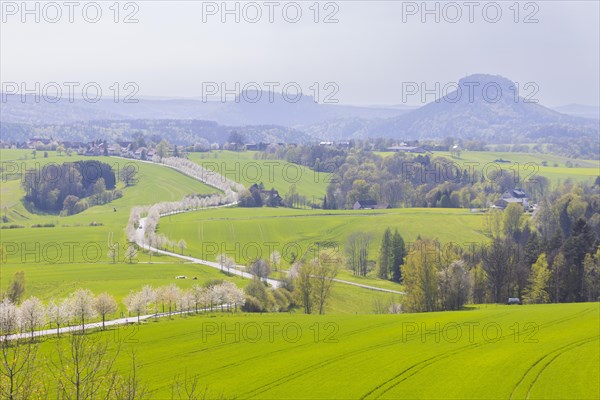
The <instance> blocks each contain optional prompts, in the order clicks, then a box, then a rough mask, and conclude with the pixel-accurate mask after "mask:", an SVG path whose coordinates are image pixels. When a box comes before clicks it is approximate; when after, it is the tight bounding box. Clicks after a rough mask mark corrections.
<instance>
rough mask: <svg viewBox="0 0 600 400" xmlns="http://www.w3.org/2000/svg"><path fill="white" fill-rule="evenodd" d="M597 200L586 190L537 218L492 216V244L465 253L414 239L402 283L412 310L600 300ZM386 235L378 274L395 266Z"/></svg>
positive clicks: (550, 203) (554, 195)
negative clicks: (513, 301) (516, 300)
mask: <svg viewBox="0 0 600 400" xmlns="http://www.w3.org/2000/svg"><path fill="white" fill-rule="evenodd" d="M599 207H600V198H599V196H598V194H596V189H592V188H590V187H589V186H586V185H584V184H581V185H567V186H565V187H562V188H559V189H557V190H555V191H552V192H551V193H550V194H549V195H548V196H547V197H545V198H544V199H543V200H542V202H540V205H539V209H538V210H537V212H536V214H535V216H533V217H529V216H527V215H525V214H524V213H523V209H522V207H521V206H519V205H517V204H511V205H510V206H509V207H507V208H506V209H505V210H504V211H499V210H491V211H489V212H488V215H487V216H486V220H485V221H486V222H485V226H484V229H485V231H486V232H487V233H488V235H489V236H490V241H489V243H482V244H477V245H474V246H469V247H467V248H463V247H462V246H452V244H446V245H442V244H441V243H439V242H438V241H437V240H435V239H431V238H420V237H419V238H417V240H416V241H415V243H411V244H410V246H409V247H408V248H406V249H405V250H406V253H405V255H404V264H403V265H402V267H401V272H400V276H401V282H402V283H403V284H404V285H405V287H406V291H407V295H406V299H405V304H404V306H405V309H406V310H409V311H435V310H454V309H458V308H460V307H462V306H463V305H464V304H465V303H467V302H472V303H488V302H491V303H504V302H506V301H507V299H508V298H509V297H518V298H520V299H522V300H524V301H525V302H527V303H548V302H554V303H560V302H582V301H598V299H599V298H600V245H599V244H600V242H599V240H598V237H599V235H598V219H599V218H600V213H599V211H598V210H599ZM390 243H393V240H392V241H390V231H389V230H387V231H386V233H384V236H383V239H382V243H381V248H380V259H379V264H378V266H379V267H378V274H379V275H380V277H382V278H383V277H385V276H386V274H385V272H386V271H389V266H390V265H391V264H390V260H394V255H393V251H392V250H390V248H393V245H392V246H391V245H390Z"/></svg>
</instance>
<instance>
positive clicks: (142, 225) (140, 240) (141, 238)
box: [135, 162, 405, 295]
mask: <svg viewBox="0 0 600 400" xmlns="http://www.w3.org/2000/svg"><path fill="white" fill-rule="evenodd" d="M150 163H152V162H150ZM153 164H157V165H162V166H164V167H167V168H172V169H174V170H176V171H178V172H180V173H182V174H184V175H186V176H189V177H190V178H192V179H196V180H199V181H200V182H202V183H204V184H207V185H209V186H210V184H208V183H207V182H204V181H203V180H201V179H198V178H197V177H194V176H192V175H188V174H186V173H185V171H184V170H181V169H179V168H177V167H171V166H169V165H164V164H159V163H153ZM216 189H218V188H216ZM236 204H237V202H234V203H230V204H224V205H220V206H214V207H209V208H224V207H232V206H235V205H236ZM185 212H189V211H183V210H182V211H174V212H170V213H165V214H161V218H162V217H164V216H167V215H174V214H181V213H185ZM136 233H137V234H136V239H135V242H136V244H137V245H138V246H140V247H142V248H144V249H146V250H149V251H153V252H155V253H159V254H164V255H168V256H171V257H177V258H180V259H182V260H186V261H188V262H192V263H195V264H203V265H207V266H209V267H213V268H216V269H219V270H223V267H222V266H221V265H220V264H219V263H217V262H214V261H208V260H202V259H200V258H195V257H191V256H184V255H182V254H177V253H174V252H171V251H166V250H159V249H157V248H155V247H151V246H150V245H147V244H145V234H146V218H141V219H140V221H139V227H138V230H137V232H136ZM235 267H237V268H232V269H230V270H229V271H227V272H229V273H231V274H233V275H237V276H241V277H242V278H248V279H252V278H254V275H252V274H250V273H248V272H244V271H241V270H239V269H244V268H245V267H244V266H243V265H236V266H235ZM238 268H239V269H238ZM334 281H335V282H337V283H341V284H344V285H351V286H357V287H360V288H363V289H369V290H375V291H379V292H386V293H394V294H401V295H403V294H405V293H404V292H400V291H398V290H392V289H384V288H380V287H376V286H370V285H365V284H362V283H356V282H350V281H345V280H342V279H334ZM266 282H267V283H269V284H270V285H272V286H273V287H279V286H281V282H280V281H278V280H276V279H271V278H268V279H266Z"/></svg>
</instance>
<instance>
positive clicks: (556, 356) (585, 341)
mask: <svg viewBox="0 0 600 400" xmlns="http://www.w3.org/2000/svg"><path fill="white" fill-rule="evenodd" d="M599 338H600V336H594V337H591V338H589V340H583V341H580V343H577V344H575V345H574V346H572V347H569V348H568V349H565V350H563V351H561V352H559V353H558V354H556V355H555V356H554V357H552V359H550V361H548V362H547V363H546V365H544V366H543V367H542V369H541V370H540V371H539V372H538V373H537V375H536V376H535V378H534V379H533V382H531V384H530V385H529V389H527V396H526V398H527V399H528V400H529V395H530V394H531V390H532V389H533V387H534V386H535V384H536V382H537V380H538V379H539V377H540V376H541V375H542V373H544V371H545V370H546V368H548V366H549V365H550V364H552V363H553V362H554V360H556V359H557V358H558V357H560V356H561V355H563V354H565V353H566V352H568V351H571V350H574V349H576V348H577V347H581V346H583V345H585V344H588V343H591V342H593V341H595V340H598V339H599Z"/></svg>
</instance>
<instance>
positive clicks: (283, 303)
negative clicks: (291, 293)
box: [273, 289, 290, 311]
mask: <svg viewBox="0 0 600 400" xmlns="http://www.w3.org/2000/svg"><path fill="white" fill-rule="evenodd" d="M284 290H285V289H283V290H282V289H275V290H274V291H273V298H274V299H275V305H276V307H277V311H288V310H289V309H290V301H289V299H288V297H287V296H286V295H285V294H284V293H283V291H284ZM285 291H286V292H287V290H285Z"/></svg>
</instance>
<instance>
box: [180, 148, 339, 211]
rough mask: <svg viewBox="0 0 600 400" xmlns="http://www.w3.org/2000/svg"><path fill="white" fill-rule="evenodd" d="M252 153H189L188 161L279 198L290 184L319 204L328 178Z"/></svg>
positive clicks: (326, 175)
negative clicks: (273, 191) (261, 186)
mask: <svg viewBox="0 0 600 400" xmlns="http://www.w3.org/2000/svg"><path fill="white" fill-rule="evenodd" d="M257 154H260V153H259V152H256V151H244V152H233V151H211V152H208V153H190V154H189V159H190V160H191V161H194V162H195V163H197V164H199V165H202V166H203V167H205V168H209V169H210V170H211V171H215V172H218V173H220V174H221V175H225V176H226V177H227V178H229V179H233V180H234V181H236V182H239V183H241V184H243V185H244V186H246V187H249V186H251V185H253V184H255V183H256V184H258V183H260V182H262V183H263V184H264V186H265V189H271V188H275V189H276V190H278V191H279V194H280V195H281V196H282V197H283V196H284V195H285V194H286V193H287V192H288V190H289V189H290V186H291V185H292V184H295V185H296V190H297V191H298V193H299V194H301V195H303V196H306V197H307V198H308V200H309V201H313V202H315V203H317V204H321V201H322V199H323V196H324V195H325V193H326V192H327V185H328V182H329V179H330V175H329V174H328V173H325V172H315V171H313V170H311V169H309V168H306V167H304V166H301V165H298V164H293V163H289V162H287V161H283V160H260V159H255V158H254V157H255V156H256V155H257Z"/></svg>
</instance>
